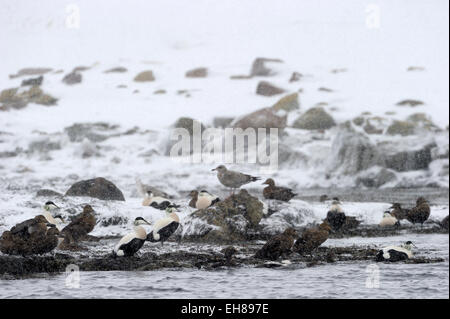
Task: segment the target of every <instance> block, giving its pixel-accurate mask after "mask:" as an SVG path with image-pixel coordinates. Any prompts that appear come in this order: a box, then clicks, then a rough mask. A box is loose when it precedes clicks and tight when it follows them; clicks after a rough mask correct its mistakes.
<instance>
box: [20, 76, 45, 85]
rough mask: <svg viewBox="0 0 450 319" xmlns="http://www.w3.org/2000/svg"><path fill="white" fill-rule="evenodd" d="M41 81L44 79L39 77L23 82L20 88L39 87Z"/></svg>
mask: <svg viewBox="0 0 450 319" xmlns="http://www.w3.org/2000/svg"><path fill="white" fill-rule="evenodd" d="M43 81H44V77H43V76H42V75H41V76H40V77H37V78H32V79H27V80H23V81H22V84H21V86H34V85H37V86H40V85H41V84H42V82H43Z"/></svg>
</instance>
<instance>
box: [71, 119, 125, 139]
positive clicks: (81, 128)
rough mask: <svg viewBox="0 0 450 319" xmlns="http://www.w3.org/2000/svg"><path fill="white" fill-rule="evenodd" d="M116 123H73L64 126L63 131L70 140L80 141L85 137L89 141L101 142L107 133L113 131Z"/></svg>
mask: <svg viewBox="0 0 450 319" xmlns="http://www.w3.org/2000/svg"><path fill="white" fill-rule="evenodd" d="M117 128H118V126H117V125H110V124H108V123H104V122H97V123H75V124H73V125H72V126H69V127H66V128H64V132H65V133H66V134H67V136H69V139H70V141H71V142H82V141H84V140H85V139H88V140H90V141H91V142H95V143H97V142H103V141H104V140H106V139H108V138H109V137H110V136H108V133H109V134H110V135H112V134H111V133H110V131H115V130H116V129H117Z"/></svg>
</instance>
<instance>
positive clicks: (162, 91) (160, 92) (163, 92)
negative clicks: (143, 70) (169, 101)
mask: <svg viewBox="0 0 450 319" xmlns="http://www.w3.org/2000/svg"><path fill="white" fill-rule="evenodd" d="M166 93H167V91H166V90H156V91H155V92H153V94H166Z"/></svg>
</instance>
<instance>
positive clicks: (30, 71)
mask: <svg viewBox="0 0 450 319" xmlns="http://www.w3.org/2000/svg"><path fill="white" fill-rule="evenodd" d="M51 71H53V69H50V68H25V69H21V70H19V72H17V74H12V75H10V76H9V77H10V78H11V79H14V78H17V77H21V76H30V75H31V76H33V75H43V74H45V73H48V72H51Z"/></svg>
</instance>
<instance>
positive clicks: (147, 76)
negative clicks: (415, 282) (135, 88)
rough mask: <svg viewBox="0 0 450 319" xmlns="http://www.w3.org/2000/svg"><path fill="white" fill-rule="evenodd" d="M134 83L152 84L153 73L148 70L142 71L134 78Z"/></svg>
mask: <svg viewBox="0 0 450 319" xmlns="http://www.w3.org/2000/svg"><path fill="white" fill-rule="evenodd" d="M134 81H135V82H152V81H155V77H154V75H153V72H152V71H150V70H148V71H143V72H141V73H139V74H138V75H136V77H135V78H134Z"/></svg>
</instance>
